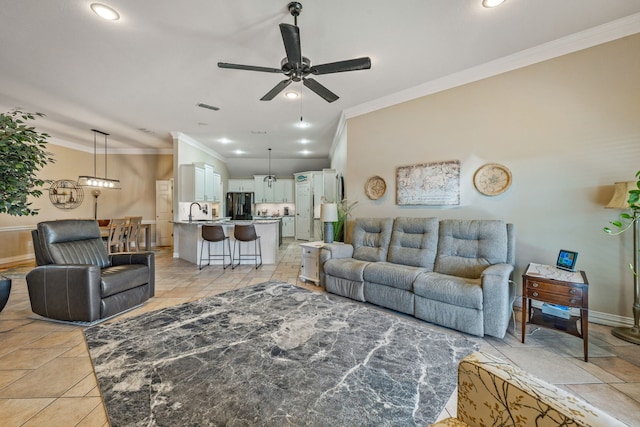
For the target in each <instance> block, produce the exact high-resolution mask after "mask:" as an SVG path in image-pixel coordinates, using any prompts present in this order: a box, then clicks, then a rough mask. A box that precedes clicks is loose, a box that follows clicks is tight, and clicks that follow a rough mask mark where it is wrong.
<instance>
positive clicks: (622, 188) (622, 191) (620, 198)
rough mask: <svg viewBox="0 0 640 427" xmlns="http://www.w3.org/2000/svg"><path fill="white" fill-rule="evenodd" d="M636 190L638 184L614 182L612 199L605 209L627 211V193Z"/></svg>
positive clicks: (633, 182)
mask: <svg viewBox="0 0 640 427" xmlns="http://www.w3.org/2000/svg"><path fill="white" fill-rule="evenodd" d="M637 189H638V184H637V183H636V182H635V181H626V182H616V187H615V191H614V193H613V197H612V198H611V201H610V202H609V204H608V205H607V206H605V208H610V209H629V191H631V190H637Z"/></svg>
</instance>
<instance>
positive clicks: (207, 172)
mask: <svg viewBox="0 0 640 427" xmlns="http://www.w3.org/2000/svg"><path fill="white" fill-rule="evenodd" d="M220 184H221V180H220V174H218V173H216V172H215V171H214V169H213V166H211V165H208V164H206V163H192V164H185V165H180V196H179V197H180V201H181V202H214V203H215V202H220V201H221V200H222V189H221V186H220Z"/></svg>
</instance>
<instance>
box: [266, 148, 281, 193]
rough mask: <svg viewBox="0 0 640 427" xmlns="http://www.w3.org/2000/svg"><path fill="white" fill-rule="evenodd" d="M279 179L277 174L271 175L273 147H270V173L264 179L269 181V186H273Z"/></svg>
mask: <svg viewBox="0 0 640 427" xmlns="http://www.w3.org/2000/svg"><path fill="white" fill-rule="evenodd" d="M277 180H278V179H277V178H276V176H275V175H271V148H269V175H267V176H265V177H264V180H263V181H264V182H266V183H267V186H268V187H269V188H271V187H272V186H273V183H274V182H276V181H277Z"/></svg>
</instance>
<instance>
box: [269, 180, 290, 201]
mask: <svg viewBox="0 0 640 427" xmlns="http://www.w3.org/2000/svg"><path fill="white" fill-rule="evenodd" d="M274 185H275V186H274V194H273V202H274V203H293V202H294V196H293V179H279V180H278V181H277V182H276V183H275V184H274Z"/></svg>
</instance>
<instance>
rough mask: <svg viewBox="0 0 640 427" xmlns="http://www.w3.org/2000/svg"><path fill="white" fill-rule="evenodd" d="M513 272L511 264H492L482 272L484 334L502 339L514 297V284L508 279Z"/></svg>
mask: <svg viewBox="0 0 640 427" xmlns="http://www.w3.org/2000/svg"><path fill="white" fill-rule="evenodd" d="M512 272H513V266H512V265H511V264H494V265H490V266H489V267H487V268H485V269H484V271H483V272H482V275H481V276H480V277H481V280H482V301H483V304H484V308H483V309H484V311H485V313H491V316H484V333H485V334H488V335H491V336H494V337H498V338H503V337H504V335H505V333H506V331H507V327H506V325H508V324H509V317H510V316H511V309H512V307H513V300H514V295H515V288H514V286H515V285H514V284H513V283H512V282H511V280H510V277H511V273H512Z"/></svg>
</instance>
